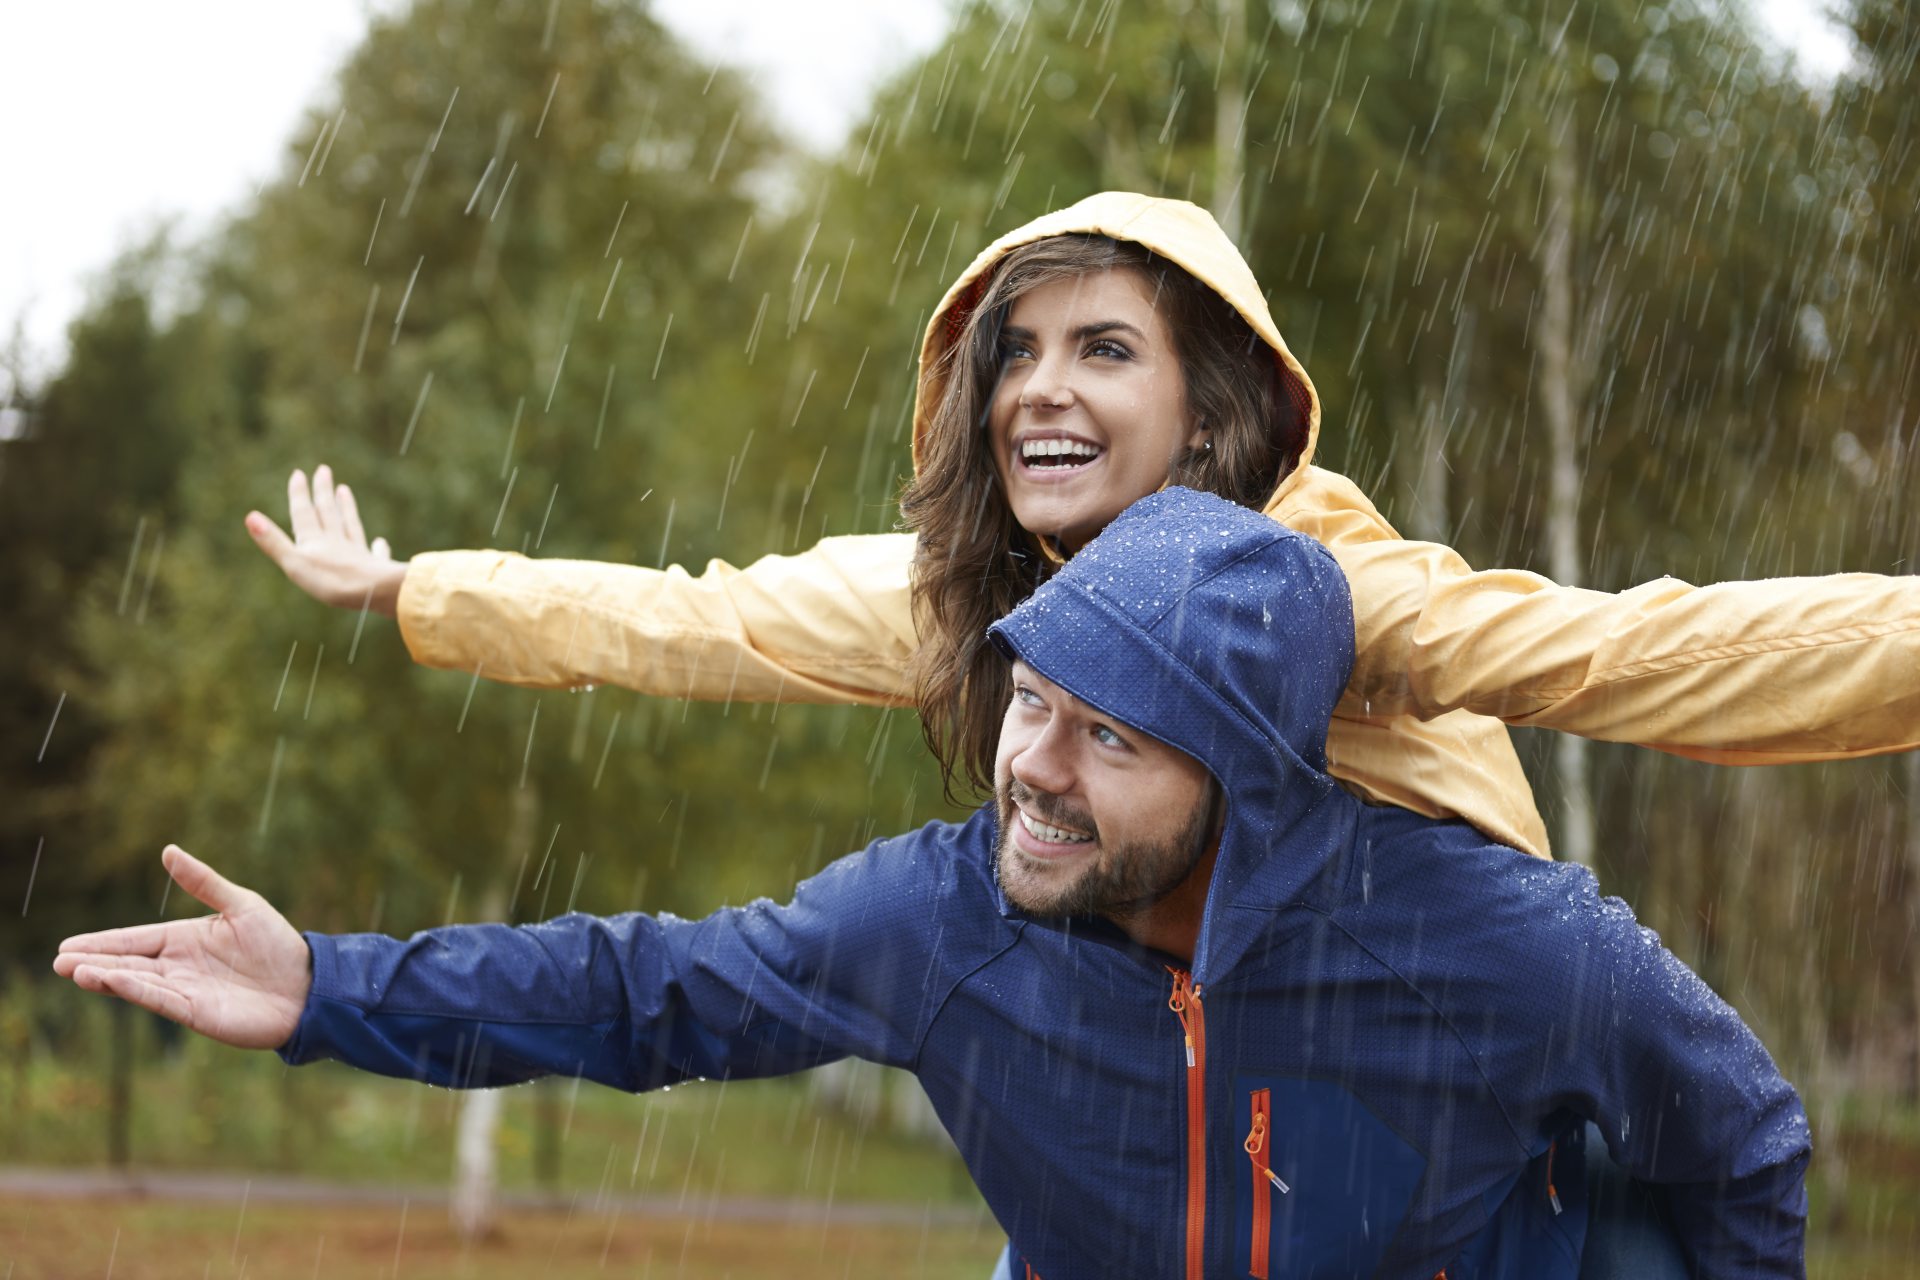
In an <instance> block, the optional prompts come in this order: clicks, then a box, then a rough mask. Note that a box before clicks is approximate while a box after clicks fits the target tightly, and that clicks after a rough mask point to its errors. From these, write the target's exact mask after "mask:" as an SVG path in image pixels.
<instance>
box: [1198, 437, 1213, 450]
mask: <svg viewBox="0 0 1920 1280" xmlns="http://www.w3.org/2000/svg"><path fill="white" fill-rule="evenodd" d="M1200 448H1201V450H1202V451H1203V452H1206V453H1212V452H1213V441H1211V440H1202V441H1201V442H1200Z"/></svg>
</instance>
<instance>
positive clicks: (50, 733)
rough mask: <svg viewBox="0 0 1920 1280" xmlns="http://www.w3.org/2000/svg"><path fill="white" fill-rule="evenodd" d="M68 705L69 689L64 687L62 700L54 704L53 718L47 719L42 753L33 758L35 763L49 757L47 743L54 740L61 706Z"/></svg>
mask: <svg viewBox="0 0 1920 1280" xmlns="http://www.w3.org/2000/svg"><path fill="white" fill-rule="evenodd" d="M66 705H67V691H66V690H65V689H62V690H61V691H60V700H59V701H58V702H56V703H54V704H53V719H51V720H49V721H47V736H46V737H44V738H42V739H40V754H39V755H37V756H35V757H34V758H33V762H34V763H35V764H39V763H40V762H41V761H42V760H45V759H46V758H47V744H48V743H49V742H52V741H53V726H55V725H57V724H59V723H60V708H62V707H64V706H66Z"/></svg>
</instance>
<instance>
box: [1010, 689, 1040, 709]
mask: <svg viewBox="0 0 1920 1280" xmlns="http://www.w3.org/2000/svg"><path fill="white" fill-rule="evenodd" d="M1013 700H1014V701H1015V702H1018V703H1020V704H1022V705H1024V706H1029V707H1037V706H1040V705H1042V703H1041V701H1040V695H1039V694H1037V693H1035V692H1034V691H1033V690H1031V689H1029V688H1027V687H1025V686H1024V685H1016V686H1015V687H1014V690H1013Z"/></svg>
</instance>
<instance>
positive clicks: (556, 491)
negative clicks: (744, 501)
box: [533, 483, 725, 626]
mask: <svg viewBox="0 0 1920 1280" xmlns="http://www.w3.org/2000/svg"><path fill="white" fill-rule="evenodd" d="M559 496H560V486H559V484H558V483H555V484H554V486H553V492H552V493H550V494H548V495H547V513H546V514H545V515H543V516H541V517H540V532H539V533H537V534H535V535H534V537H533V549H534V550H535V551H538V550H539V549H540V544H541V542H543V541H545V539H546V536H547V521H549V520H551V519H553V500H554V499H555V498H557V497H559ZM722 501H725V499H722ZM574 625H575V626H578V625H579V623H578V622H576V623H575V624H574Z"/></svg>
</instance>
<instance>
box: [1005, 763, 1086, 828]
mask: <svg viewBox="0 0 1920 1280" xmlns="http://www.w3.org/2000/svg"><path fill="white" fill-rule="evenodd" d="M1006 798H1007V801H1008V804H1009V806H1011V805H1018V806H1019V807H1020V808H1022V809H1024V810H1026V811H1027V812H1028V813H1030V814H1032V815H1033V816H1034V817H1036V818H1038V819H1039V820H1040V821H1042V822H1044V823H1046V824H1047V825H1048V826H1053V827H1065V828H1067V829H1068V830H1069V831H1083V832H1085V833H1086V834H1088V835H1090V836H1092V837H1093V838H1094V840H1095V841H1098V840H1099V839H1100V828H1099V827H1098V826H1096V825H1095V824H1094V821H1093V815H1092V814H1091V813H1087V812H1085V811H1084V810H1081V809H1076V808H1074V807H1073V806H1072V805H1070V804H1068V803H1066V802H1065V801H1064V800H1062V799H1060V797H1059V796H1056V795H1052V794H1049V793H1048V792H1045V791H1035V790H1034V789H1033V788H1032V787H1029V786H1028V785H1027V784H1026V783H1024V782H1021V781H1020V780H1019V779H1018V778H1009V779H1008V780H1007V788H1006ZM1006 818H1007V820H1008V821H1012V820H1013V815H1012V814H1011V813H1008V814H1007V815H1006Z"/></svg>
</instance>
